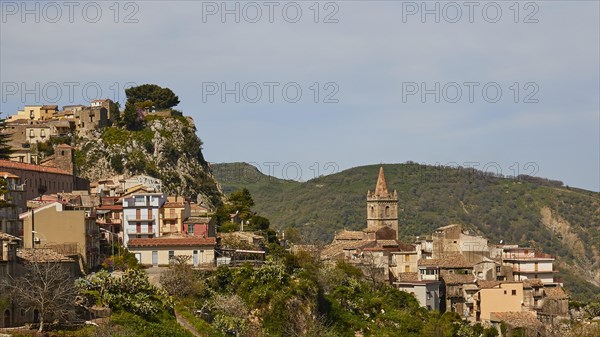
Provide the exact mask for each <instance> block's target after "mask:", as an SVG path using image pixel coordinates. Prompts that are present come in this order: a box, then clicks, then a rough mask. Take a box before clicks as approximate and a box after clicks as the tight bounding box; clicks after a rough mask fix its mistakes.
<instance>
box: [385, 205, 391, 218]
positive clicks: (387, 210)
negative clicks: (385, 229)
mask: <svg viewBox="0 0 600 337" xmlns="http://www.w3.org/2000/svg"><path fill="white" fill-rule="evenodd" d="M385 216H386V217H388V216H390V206H385Z"/></svg>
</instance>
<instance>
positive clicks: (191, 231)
mask: <svg viewBox="0 0 600 337" xmlns="http://www.w3.org/2000/svg"><path fill="white" fill-rule="evenodd" d="M188 234H192V235H194V224H189V225H188Z"/></svg>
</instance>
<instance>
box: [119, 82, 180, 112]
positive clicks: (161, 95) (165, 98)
mask: <svg viewBox="0 0 600 337" xmlns="http://www.w3.org/2000/svg"><path fill="white" fill-rule="evenodd" d="M125 95H126V96H127V103H134V104H135V103H138V102H145V101H150V102H152V106H153V107H154V108H155V109H157V110H164V109H170V108H172V107H174V106H176V105H177V104H179V97H177V95H175V93H174V92H173V91H172V90H171V89H169V88H162V87H160V86H158V85H156V84H143V85H140V86H137V87H131V88H129V89H126V90H125Z"/></svg>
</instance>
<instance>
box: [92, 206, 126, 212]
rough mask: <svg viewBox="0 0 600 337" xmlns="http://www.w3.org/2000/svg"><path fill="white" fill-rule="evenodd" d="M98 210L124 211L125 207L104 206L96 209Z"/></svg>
mask: <svg viewBox="0 0 600 337" xmlns="http://www.w3.org/2000/svg"><path fill="white" fill-rule="evenodd" d="M96 209H97V210H110V211H122V210H123V205H102V206H98V207H96Z"/></svg>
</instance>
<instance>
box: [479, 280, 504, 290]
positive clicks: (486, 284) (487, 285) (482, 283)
mask: <svg viewBox="0 0 600 337" xmlns="http://www.w3.org/2000/svg"><path fill="white" fill-rule="evenodd" d="M501 283H502V281H493V280H492V281H486V280H477V286H479V289H491V288H495V287H497V286H499V285H500V284H501Z"/></svg>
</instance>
